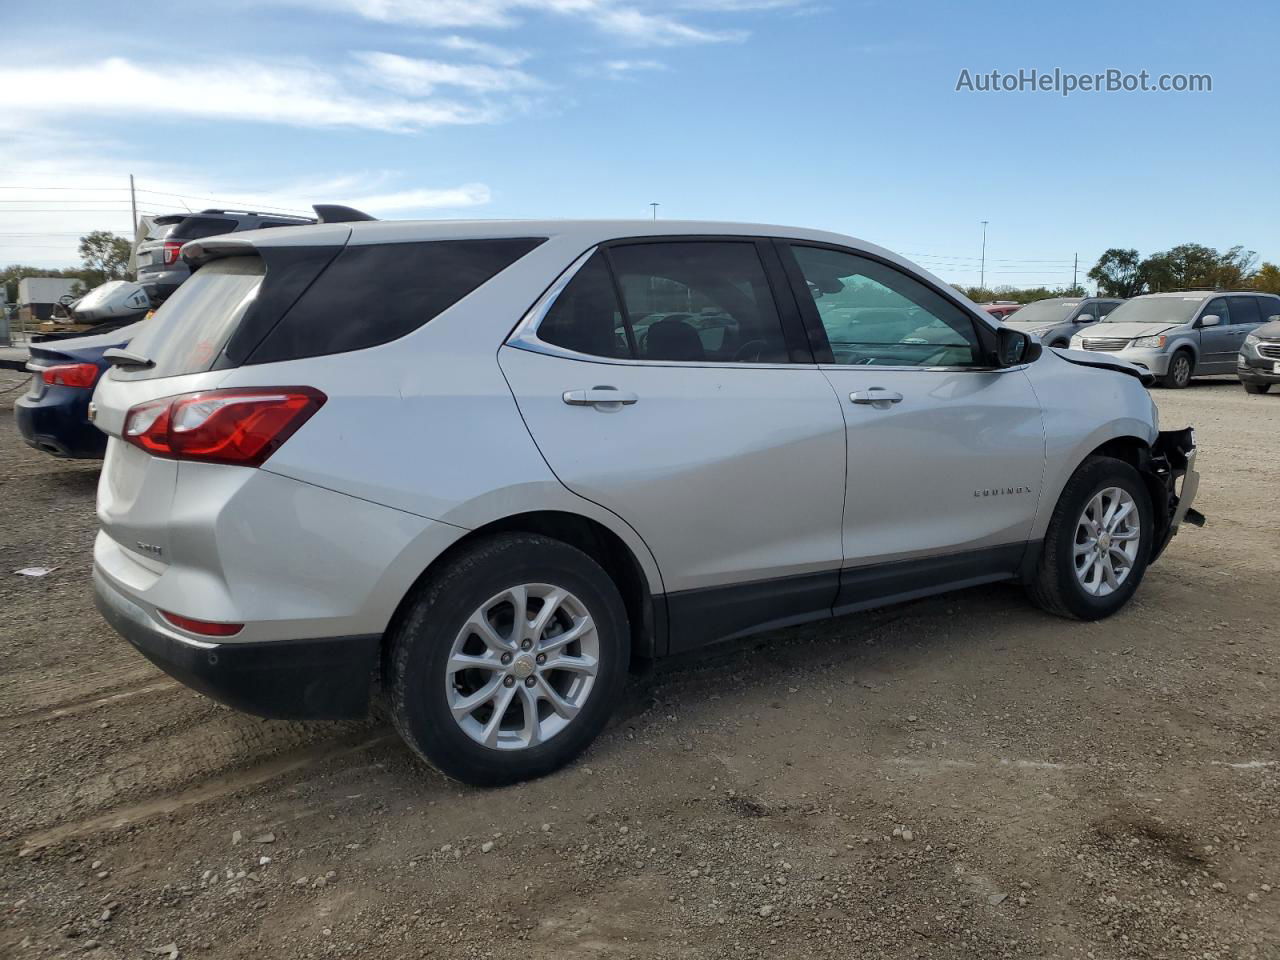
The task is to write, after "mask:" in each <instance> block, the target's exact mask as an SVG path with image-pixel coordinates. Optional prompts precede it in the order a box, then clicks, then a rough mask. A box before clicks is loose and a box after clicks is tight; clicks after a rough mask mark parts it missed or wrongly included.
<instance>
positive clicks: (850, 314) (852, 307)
mask: <svg viewBox="0 0 1280 960" xmlns="http://www.w3.org/2000/svg"><path fill="white" fill-rule="evenodd" d="M792 250H793V251H794V252H795V256H796V261H797V262H798V263H799V265H800V272H801V273H802V274H803V275H804V279H805V285H806V287H807V288H808V291H809V295H810V296H811V297H812V299H813V303H814V306H815V307H816V308H817V311H818V317H819V318H820V319H821V321H822V327H823V329H824V330H825V331H826V334H827V339H828V340H829V341H830V343H831V353H832V356H833V358H834V360H835V362H836V363H847V364H858V365H867V366H874V365H880V366H884V365H888V366H928V367H955V366H973V365H978V364H979V363H980V358H981V353H980V351H979V349H978V336H977V332H976V331H975V330H974V327H973V321H972V320H971V319H970V317H969V315H968V314H967V313H965V312H964V311H963V310H961V309H960V308H959V307H958V306H956V305H955V304H954V303H952V302H950V301H949V300H947V299H945V298H944V297H943V296H942V295H941V294H939V293H937V292H936V291H934V290H932V289H930V288H929V287H927V286H926V285H925V284H923V283H921V282H920V281H919V280H916V279H914V278H913V277H909V276H907V275H906V274H905V273H902V272H901V271H900V270H896V269H894V268H893V267H888V266H885V265H884V264H882V263H879V262H877V261H875V260H870V259H868V258H866V257H859V256H855V255H854V254H851V253H844V252H842V251H839V250H829V249H826V248H823V247H805V246H794V247H792ZM1014 318H1015V319H1016V318H1017V314H1014Z"/></svg>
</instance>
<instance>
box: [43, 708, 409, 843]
mask: <svg viewBox="0 0 1280 960" xmlns="http://www.w3.org/2000/svg"><path fill="white" fill-rule="evenodd" d="M395 739H396V737H395V734H394V733H391V732H390V731H387V730H385V729H384V730H379V731H377V732H374V733H373V734H372V735H370V732H369V731H361V732H360V733H353V734H349V735H347V736H345V737H341V738H339V739H336V740H331V741H327V742H324V743H319V744H315V745H312V746H309V747H304V748H301V749H297V750H291V751H289V752H288V753H285V754H282V755H280V756H276V757H273V758H272V759H270V760H267V761H264V762H263V763H259V764H255V765H254V766H251V767H246V768H242V769H239V770H234V771H232V772H229V773H225V774H222V775H220V776H216V777H212V778H210V779H207V780H204V781H201V782H199V783H197V784H195V785H193V786H190V787H187V788H186V789H183V790H179V791H178V792H176V793H172V794H168V795H165V796H160V797H153V798H151V799H147V800H141V801H139V802H137V803H131V804H125V805H123V806H118V807H113V808H111V809H109V810H106V811H104V812H101V813H97V814H95V815H94V816H91V817H87V818H85V819H82V820H76V821H72V822H69V823H61V824H58V825H57V826H56V827H52V828H49V829H47V830H42V831H38V832H36V833H33V834H30V835H28V836H27V838H26V839H25V840H24V841H23V843H22V845H21V848H20V850H19V851H18V856H20V857H29V856H31V855H32V854H35V853H37V852H39V851H41V850H44V849H46V848H48V847H51V846H53V845H55V844H57V843H60V842H62V841H63V840H68V839H72V838H74V837H83V836H89V835H92V834H95V833H101V832H103V831H106V830H114V829H119V828H120V827H124V826H128V825H131V824H136V823H140V822H142V821H145V820H148V819H150V818H152V817H156V816H162V815H166V814H172V813H176V812H177V811H179V810H182V809H184V808H186V807H191V806H195V805H196V804H201V803H207V802H208V801H210V800H218V799H221V798H222V797H226V796H228V795H230V794H233V793H237V792H239V791H241V790H245V789H247V788H249V787H255V786H259V785H260V784H263V783H266V782H268V781H270V780H276V779H279V778H281V777H286V776H289V775H291V774H294V773H297V772H299V771H301V770H305V769H307V768H309V767H314V766H316V765H317V764H320V763H324V762H325V761H328V760H335V759H339V758H341V757H345V756H350V755H352V754H356V753H361V752H363V751H365V750H371V749H373V748H374V747H377V746H380V745H381V744H383V743H389V742H391V741H393V740H395Z"/></svg>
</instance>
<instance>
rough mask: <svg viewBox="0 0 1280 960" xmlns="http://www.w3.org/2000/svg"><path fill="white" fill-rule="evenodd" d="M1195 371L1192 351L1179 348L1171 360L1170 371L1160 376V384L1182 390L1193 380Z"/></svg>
mask: <svg viewBox="0 0 1280 960" xmlns="http://www.w3.org/2000/svg"><path fill="white" fill-rule="evenodd" d="M1194 372H1195V359H1194V358H1193V357H1192V356H1191V353H1190V351H1187V350H1179V351H1178V352H1177V353H1175V354H1174V355H1173V357H1172V358H1171V359H1170V360H1169V372H1168V373H1166V374H1165V375H1164V376H1163V377H1161V378H1160V386H1162V387H1169V388H1170V389H1172V390H1181V389H1182V388H1183V387H1185V386H1186V385H1187V384H1189V383H1190V382H1191V376H1192V374H1193V373H1194Z"/></svg>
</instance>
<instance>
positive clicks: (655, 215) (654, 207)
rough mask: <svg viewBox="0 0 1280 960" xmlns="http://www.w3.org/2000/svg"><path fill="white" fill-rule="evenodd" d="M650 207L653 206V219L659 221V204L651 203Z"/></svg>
mask: <svg viewBox="0 0 1280 960" xmlns="http://www.w3.org/2000/svg"><path fill="white" fill-rule="evenodd" d="M649 206H651V207H652V208H653V219H654V220H657V219H658V204H657V203H651V204H649Z"/></svg>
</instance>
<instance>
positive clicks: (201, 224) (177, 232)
mask: <svg viewBox="0 0 1280 960" xmlns="http://www.w3.org/2000/svg"><path fill="white" fill-rule="evenodd" d="M237 225H238V224H237V222H236V221H235V220H232V219H231V218H230V217H204V216H197V217H187V218H186V219H185V220H183V221H182V222H181V223H179V224H178V225H177V226H175V227H174V228H173V231H172V232H171V233H170V234H169V239H171V240H200V239H203V238H204V237H216V236H217V235H218V234H220V233H233V232H234V231H235V229H236V226H237Z"/></svg>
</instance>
